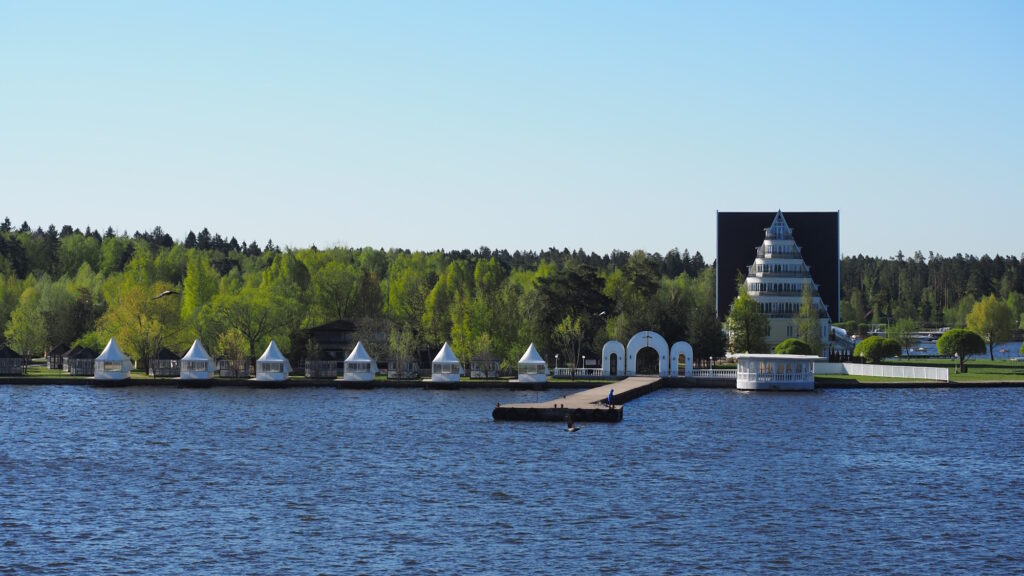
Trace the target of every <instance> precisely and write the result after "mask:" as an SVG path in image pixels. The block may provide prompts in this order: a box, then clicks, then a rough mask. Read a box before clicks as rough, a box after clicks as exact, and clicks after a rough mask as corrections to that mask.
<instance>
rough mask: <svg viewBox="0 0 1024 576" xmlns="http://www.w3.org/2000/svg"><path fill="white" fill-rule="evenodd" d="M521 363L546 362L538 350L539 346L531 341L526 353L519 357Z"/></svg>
mask: <svg viewBox="0 0 1024 576" xmlns="http://www.w3.org/2000/svg"><path fill="white" fill-rule="evenodd" d="M519 363H520V364H544V359H543V358H541V357H540V352H537V347H536V346H534V345H533V342H530V347H529V348H527V349H526V353H525V354H523V357H522V358H520V359H519Z"/></svg>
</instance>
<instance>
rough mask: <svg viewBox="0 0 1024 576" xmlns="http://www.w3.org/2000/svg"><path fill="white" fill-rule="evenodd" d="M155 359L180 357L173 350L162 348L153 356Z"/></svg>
mask: <svg viewBox="0 0 1024 576" xmlns="http://www.w3.org/2000/svg"><path fill="white" fill-rule="evenodd" d="M153 359H154V360H178V359H179V357H178V355H177V354H175V353H174V352H171V351H170V350H168V349H167V348H161V349H160V351H159V352H157V353H156V355H155V356H153Z"/></svg>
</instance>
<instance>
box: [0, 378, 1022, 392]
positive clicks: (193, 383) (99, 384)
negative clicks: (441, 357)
mask: <svg viewBox="0 0 1024 576" xmlns="http://www.w3.org/2000/svg"><path fill="white" fill-rule="evenodd" d="M958 376H959V375H958ZM979 376H980V375H979ZM951 377H952V375H951ZM610 382H614V380H613V381H609V380H606V379H600V380H597V379H592V380H553V381H549V382H546V383H534V382H517V381H514V380H506V379H486V380H485V379H480V380H469V379H467V380H462V381H460V382H431V381H429V380H386V379H377V380H373V381H369V382H353V381H347V380H330V379H312V378H304V377H301V376H300V377H293V378H289V379H288V380H285V381H282V382H266V381H261V380H254V379H242V378H214V379H212V380H180V379H177V378H153V377H151V376H139V377H132V378H129V379H127V380H94V379H92V378H90V377H87V376H63V377H58V378H53V377H46V376H2V377H0V385H12V386H93V387H96V388H125V387H132V386H153V387H166V388H259V389H274V388H289V389H292V388H337V389H340V390H345V389H354V390H361V389H375V388H381V389H425V390H454V391H458V390H538V391H540V390H548V389H580V390H585V389H590V388H595V387H598V386H604V385H606V384H609V383H610ZM661 386H662V387H664V388H708V389H715V388H720V389H735V388H736V381H735V380H725V379H713V378H662V379H661ZM814 386H815V388H819V389H843V388H893V389H896V388H1024V379H1016V380H1010V379H1005V380H1001V379H996V378H993V379H984V378H978V379H970V380H953V379H952V378H951V381H950V382H939V381H934V380H903V379H897V378H878V377H871V376H839V375H828V376H817V377H815V379H814Z"/></svg>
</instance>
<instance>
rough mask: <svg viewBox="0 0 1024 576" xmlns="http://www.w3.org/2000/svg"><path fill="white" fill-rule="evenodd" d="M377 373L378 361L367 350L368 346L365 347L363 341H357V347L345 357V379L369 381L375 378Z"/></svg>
mask: <svg viewBox="0 0 1024 576" xmlns="http://www.w3.org/2000/svg"><path fill="white" fill-rule="evenodd" d="M376 373H377V362H375V361H374V359H373V358H370V355H369V354H368V353H367V352H366V348H363V342H362V341H359V342H356V347H355V348H353V349H352V353H351V354H349V355H348V358H345V376H344V380H347V381H349V382H352V381H356V382H368V381H370V380H373V376H374V374H376Z"/></svg>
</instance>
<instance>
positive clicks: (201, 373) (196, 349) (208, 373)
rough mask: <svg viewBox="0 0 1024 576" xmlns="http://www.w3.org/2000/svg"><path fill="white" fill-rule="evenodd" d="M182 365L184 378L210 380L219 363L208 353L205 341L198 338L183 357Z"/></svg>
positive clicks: (182, 376) (182, 377)
mask: <svg viewBox="0 0 1024 576" xmlns="http://www.w3.org/2000/svg"><path fill="white" fill-rule="evenodd" d="M180 366H181V379H182V380H209V379H210V378H213V372H214V370H216V369H217V363H216V362H214V361H213V358H210V355H209V354H207V353H206V349H205V348H203V343H202V342H200V341H199V340H198V339H197V340H196V341H195V342H193V343H192V347H191V348H189V349H188V352H185V355H184V356H182V357H181V364H180Z"/></svg>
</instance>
